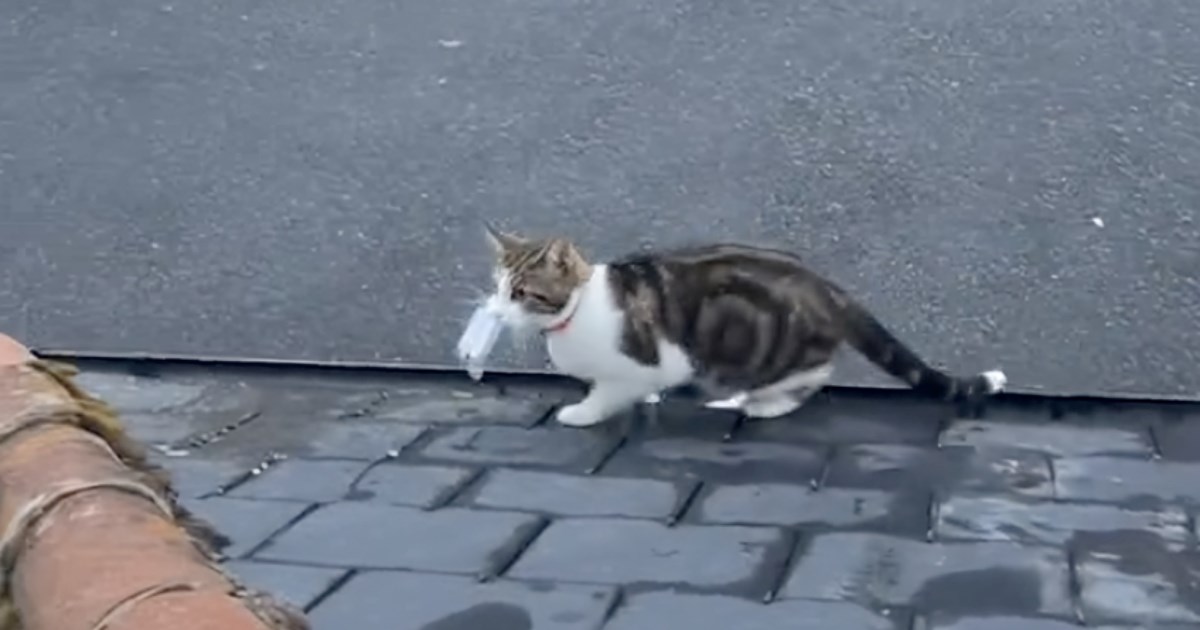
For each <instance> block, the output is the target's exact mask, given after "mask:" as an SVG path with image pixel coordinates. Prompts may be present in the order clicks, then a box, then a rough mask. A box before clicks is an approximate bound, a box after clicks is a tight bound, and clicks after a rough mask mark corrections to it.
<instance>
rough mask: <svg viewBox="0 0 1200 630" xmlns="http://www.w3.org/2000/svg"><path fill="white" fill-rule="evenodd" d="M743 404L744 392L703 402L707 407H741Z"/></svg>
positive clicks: (744, 402) (744, 401)
mask: <svg viewBox="0 0 1200 630" xmlns="http://www.w3.org/2000/svg"><path fill="white" fill-rule="evenodd" d="M745 404H746V393H745V392H741V393H738V394H734V395H733V396H730V397H729V398H722V399H720V400H710V401H708V402H706V403H704V406H705V407H708V408H709V409H741V408H742V406H743V405H745Z"/></svg>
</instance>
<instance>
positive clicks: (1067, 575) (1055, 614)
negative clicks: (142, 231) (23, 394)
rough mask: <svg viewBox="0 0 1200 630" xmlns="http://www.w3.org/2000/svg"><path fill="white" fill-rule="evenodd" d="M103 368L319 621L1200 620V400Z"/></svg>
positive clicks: (255, 574) (161, 365) (252, 566)
mask: <svg viewBox="0 0 1200 630" xmlns="http://www.w3.org/2000/svg"><path fill="white" fill-rule="evenodd" d="M80 365H81V367H83V368H84V374H83V375H82V376H81V382H82V383H83V384H84V386H85V387H86V388H88V389H89V390H90V391H92V392H93V393H95V394H97V395H100V396H101V397H103V398H105V399H106V400H108V401H109V402H110V403H112V404H114V405H115V406H116V407H117V408H118V409H119V410H120V411H122V412H123V414H124V419H125V421H126V422H127V424H128V425H129V426H130V428H131V430H132V431H133V433H134V434H135V435H136V436H137V437H139V438H141V439H143V440H145V441H147V442H148V443H150V444H152V445H154V446H156V447H157V448H156V452H157V454H156V457H157V458H158V459H159V460H160V461H161V462H162V463H164V464H165V465H166V466H168V467H169V468H170V469H171V470H172V471H173V473H174V475H175V480H176V484H177V488H178V490H179V492H180V494H181V495H182V496H183V497H184V499H185V501H186V502H187V504H188V505H190V506H191V507H192V508H193V509H195V510H196V511H197V512H198V513H200V514H201V515H203V516H205V517H207V518H209V519H210V520H212V521H213V522H214V523H215V524H216V525H217V526H218V527H219V528H220V529H221V530H222V531H223V532H224V533H225V534H227V535H228V536H230V538H231V539H232V540H233V544H232V546H231V547H229V548H228V549H226V553H227V554H228V555H229V557H230V560H229V563H230V566H231V567H232V568H233V569H234V571H235V572H236V573H238V574H239V575H241V576H242V577H243V578H244V579H245V580H246V581H248V582H250V583H252V584H255V585H258V586H262V587H264V588H267V589H269V590H273V591H275V592H277V593H279V594H280V595H281V596H283V597H284V598H286V599H289V600H291V601H292V602H294V603H296V604H298V605H300V606H302V607H304V608H305V609H306V610H308V611H310V617H311V619H312V620H313V623H314V626H315V628H317V630H340V629H343V628H354V629H355V630H472V629H476V628H486V629H487V630H551V629H553V630H596V629H599V628H603V629H604V630H665V629H670V628H687V629H689V630H775V629H796V630H809V629H811V630H858V629H862V630H907V629H909V628H921V629H930V630H932V629H937V630H1007V629H1010V628H1011V629H1014V630H1015V629H1020V630H1068V629H1071V628H1077V627H1079V626H1078V624H1079V623H1083V624H1084V625H1085V626H1086V627H1095V628H1110V629H1113V630H1115V629H1118V628H1155V629H1158V630H1164V629H1171V628H1185V627H1193V628H1194V627H1196V626H1197V624H1200V590H1198V589H1200V554H1198V553H1197V531H1196V522H1195V515H1196V508H1197V506H1198V504H1200V481H1198V480H1200V405H1196V406H1190V405H1187V404H1182V403H1176V404H1168V403H1147V402H1141V403H1133V402H1126V403H1116V402H1106V401H1095V400H1092V401H1088V400H1052V399H1036V398H1029V397H1019V396H1010V397H1005V398H1002V399H1000V400H998V401H997V403H996V404H994V405H993V406H992V407H991V409H990V411H989V412H988V415H987V416H986V417H984V418H982V419H955V418H953V417H952V416H953V409H951V408H949V407H946V406H942V405H936V404H929V403H927V402H923V401H920V400H917V399H915V398H913V397H912V396H910V395H909V394H908V393H907V392H903V391H866V390H846V389H837V390H831V391H830V392H827V393H826V394H825V395H823V396H822V397H820V398H817V399H814V401H813V402H811V403H810V405H809V406H807V407H806V408H804V409H803V410H801V411H800V412H798V413H797V414H796V415H795V416H794V417H790V418H785V419H782V420H771V421H755V422H750V423H745V424H739V423H738V422H737V418H736V417H735V416H733V415H731V414H729V413H727V412H715V411H707V410H703V409H702V408H700V407H698V405H696V403H695V401H692V400H689V399H687V398H686V397H680V398H675V399H670V398H669V399H667V400H666V401H665V402H664V403H663V404H661V405H659V406H656V407H646V408H644V409H641V410H639V412H638V413H635V414H630V415H629V417H626V418H622V419H619V420H617V421H614V422H612V423H610V424H608V425H605V426H603V427H599V428H595V429H590V430H580V429H570V428H566V427H561V426H558V425H557V424H556V423H554V422H553V421H552V420H549V412H550V411H551V410H552V408H553V406H554V405H555V404H558V403H560V402H562V401H564V400H570V399H573V398H575V397H577V396H578V395H579V392H580V390H579V388H578V387H577V386H575V385H572V384H570V383H567V382H565V381H562V380H557V379H551V378H548V377H547V378H541V377H532V376H512V377H498V378H495V379H494V380H491V381H485V383H484V384H475V383H472V382H470V381H469V380H467V379H466V378H465V376H462V375H459V374H456V373H452V374H437V373H432V372H404V371H393V372H388V371H382V370H375V371H371V370H350V369H324V368H303V367H287V366H279V365H276V366H251V365H236V364H229V363H211V364H197V363H186V362H171V361H131V362H123V361H90V362H89V361H84V362H82V363H81V364H80ZM255 471H257V473H256V472H255Z"/></svg>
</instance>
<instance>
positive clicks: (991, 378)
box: [983, 370, 1008, 394]
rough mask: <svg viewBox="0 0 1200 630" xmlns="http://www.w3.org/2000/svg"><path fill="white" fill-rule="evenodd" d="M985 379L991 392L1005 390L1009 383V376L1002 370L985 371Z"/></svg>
mask: <svg viewBox="0 0 1200 630" xmlns="http://www.w3.org/2000/svg"><path fill="white" fill-rule="evenodd" d="M983 380H985V381H987V385H988V393H989V394H995V393H997V392H1001V391H1004V387H1005V386H1006V385H1008V377H1007V376H1005V375H1004V372H1001V371H1000V370H988V371H987V372H984V373H983Z"/></svg>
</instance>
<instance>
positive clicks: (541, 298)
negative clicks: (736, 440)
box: [488, 226, 1006, 426]
mask: <svg viewBox="0 0 1200 630" xmlns="http://www.w3.org/2000/svg"><path fill="white" fill-rule="evenodd" d="M488 235H489V240H490V242H491V243H492V245H493V247H494V249H495V251H496V254H497V258H496V260H497V264H496V273H495V279H496V291H495V293H494V294H493V295H492V296H491V297H490V298H489V301H488V304H489V307H490V308H491V309H492V310H493V311H494V312H496V313H497V314H499V315H500V316H501V318H503V319H504V320H505V321H506V322H507V323H508V324H510V325H512V326H519V327H527V326H536V327H538V328H540V329H541V330H542V331H543V332H544V333H545V335H546V342H547V350H548V351H549V354H550V357H551V360H552V361H553V362H554V364H555V365H556V366H557V367H558V368H559V369H560V370H562V371H563V372H565V373H567V374H570V375H572V376H575V377H577V378H580V379H583V380H586V381H590V382H591V383H592V387H591V390H590V391H589V394H588V396H587V397H585V398H584V400H583V401H581V402H580V403H578V404H575V405H571V406H568V407H565V408H563V409H562V410H561V411H560V412H559V420H560V421H562V422H563V423H564V424H570V425H575V426H584V425H589V424H594V423H597V422H600V421H603V420H604V419H605V418H608V417H610V416H612V415H613V414H615V413H617V412H619V411H621V410H622V409H624V408H626V407H628V406H629V405H632V404H633V403H636V402H638V401H639V400H642V399H644V398H646V397H647V396H650V395H653V394H655V393H657V392H659V391H661V390H663V389H668V388H671V387H677V386H681V385H686V384H695V385H698V386H700V387H701V388H702V389H704V390H706V391H708V392H709V393H711V394H712V395H714V396H720V397H728V399H727V401H726V402H725V404H726V405H727V406H731V407H736V408H739V409H741V410H742V411H743V412H744V413H745V414H746V415H748V416H752V417H775V416H780V415H783V414H786V413H788V412H791V411H793V410H795V409H796V408H798V407H799V406H800V405H802V404H803V403H804V401H805V400H806V399H807V398H809V397H810V396H811V395H812V394H814V393H815V392H816V391H818V390H819V389H820V388H821V387H823V386H824V385H825V383H826V382H827V381H828V379H829V378H830V376H831V374H832V371H833V367H832V363H833V359H834V356H835V354H836V352H837V350H838V349H839V347H840V346H841V345H842V344H847V345H850V346H851V347H853V348H855V349H856V350H858V351H859V352H860V353H862V354H863V355H864V356H865V357H866V358H867V359H869V360H870V361H871V362H873V363H874V364H876V365H877V366H879V367H880V368H882V369H883V370H884V371H886V372H887V373H889V374H891V375H892V376H894V377H896V378H898V379H900V380H902V381H904V382H905V383H907V384H908V385H909V386H910V387H912V388H913V389H915V390H917V391H918V392H921V393H924V394H927V395H929V396H932V397H936V398H940V399H944V400H948V401H955V402H970V403H978V402H980V401H981V400H982V399H984V398H986V397H988V396H991V395H992V394H995V393H997V392H999V391H1000V390H1001V389H1003V387H1004V385H1005V380H1006V379H1005V377H1004V374H1003V373H1001V372H999V371H992V372H985V373H983V374H979V375H977V376H973V377H967V378H959V377H954V376H951V375H949V374H947V373H945V372H943V371H941V370H938V369H936V368H934V367H932V366H930V365H928V364H927V363H926V362H925V361H923V360H922V359H921V358H920V357H919V356H918V355H917V354H916V353H915V352H913V351H912V350H911V349H910V348H908V347H907V346H906V345H905V344H903V343H902V342H901V341H900V340H899V339H897V338H896V337H895V335H893V334H892V333H891V332H890V331H888V330H887V328H886V327H884V326H883V324H881V323H880V322H879V321H878V320H877V319H876V318H875V317H874V316H873V315H872V314H871V313H870V312H869V311H868V310H867V309H866V308H865V307H863V306H862V305H861V304H860V303H858V302H857V301H855V300H854V299H853V298H851V297H850V296H849V295H847V294H846V292H845V291H843V290H842V289H841V288H840V287H838V286H837V285H835V284H834V283H833V282H831V281H829V280H828V279H826V278H824V277H822V276H821V275H819V274H817V273H815V272H813V271H812V270H810V269H808V268H807V267H806V266H805V265H804V264H803V263H802V262H801V261H800V259H799V257H797V256H795V255H793V254H790V253H788V252H784V251H779V250H774V249H768V248H763V247H755V246H750V245H739V244H712V245H699V246H691V247H683V248H678V249H672V250H664V251H660V252H654V253H639V254H633V255H630V256H627V257H624V258H621V259H618V260H614V261H611V262H608V263H601V264H593V263H590V262H588V261H587V260H586V258H585V257H584V255H583V254H582V253H581V252H580V251H579V249H578V248H577V247H576V246H575V245H574V244H572V243H571V242H570V241H569V240H566V239H555V238H552V239H528V238H523V237H519V236H515V235H513V234H506V233H502V232H500V231H498V230H496V229H494V228H492V227H490V226H489V228H488Z"/></svg>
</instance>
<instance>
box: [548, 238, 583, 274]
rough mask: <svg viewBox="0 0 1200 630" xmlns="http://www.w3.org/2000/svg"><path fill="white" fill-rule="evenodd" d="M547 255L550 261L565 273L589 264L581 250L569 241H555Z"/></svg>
mask: <svg viewBox="0 0 1200 630" xmlns="http://www.w3.org/2000/svg"><path fill="white" fill-rule="evenodd" d="M547 254H549V258H550V261H551V262H552V263H553V264H554V265H555V266H557V267H558V268H559V269H562V270H564V271H567V270H570V269H572V268H574V267H576V266H579V265H586V264H587V260H586V259H585V258H584V257H583V252H580V251H579V248H578V247H576V246H575V244H574V243H572V242H571V241H568V240H556V241H554V242H553V243H551V245H550V250H549V251H548V252H547Z"/></svg>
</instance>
